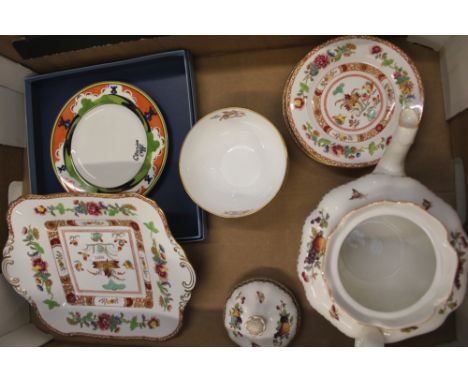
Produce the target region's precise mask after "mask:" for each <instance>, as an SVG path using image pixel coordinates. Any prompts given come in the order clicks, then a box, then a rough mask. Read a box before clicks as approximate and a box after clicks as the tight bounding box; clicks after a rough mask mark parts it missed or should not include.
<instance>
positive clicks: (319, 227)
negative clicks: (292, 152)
mask: <svg viewBox="0 0 468 382" xmlns="http://www.w3.org/2000/svg"><path fill="white" fill-rule="evenodd" d="M417 122H418V116H417V115H416V113H415V112H413V111H411V110H409V109H405V111H404V112H403V113H402V114H401V116H400V127H399V128H398V129H397V130H396V133H395V136H394V138H393V141H392V143H391V144H390V146H389V147H388V148H387V150H386V152H385V154H384V156H383V157H382V159H381V161H380V162H379V164H378V166H377V167H376V169H375V170H374V172H373V173H372V174H370V175H367V176H364V177H362V178H359V179H357V180H354V181H352V182H350V183H348V184H345V185H343V186H340V187H337V188H335V189H334V190H332V191H330V192H329V193H328V194H326V195H325V196H324V197H323V199H322V201H321V202H320V203H319V205H318V206H317V208H316V209H315V210H314V211H312V213H311V214H310V215H309V216H308V218H307V220H306V222H305V224H304V227H303V231H302V242H301V247H300V254H299V258H298V273H299V277H300V279H301V281H302V283H303V286H304V289H305V292H306V296H307V299H308V300H309V302H310V304H311V305H312V306H313V307H314V308H315V309H316V310H317V311H318V312H319V313H321V314H322V315H323V316H324V317H326V318H327V319H328V320H329V321H330V322H331V323H332V324H333V325H335V326H336V327H337V328H338V329H339V330H341V331H342V332H343V333H344V334H346V335H348V336H350V337H353V338H355V339H356V344H357V345H381V344H383V343H391V342H396V341H401V340H403V339H406V338H409V337H413V336H416V335H420V334H423V333H427V332H429V331H432V330H434V329H436V328H438V327H439V326H440V325H441V324H442V323H443V322H444V320H445V319H446V318H447V316H448V315H449V314H450V313H451V312H452V311H453V310H454V309H456V308H457V307H458V306H459V305H460V304H461V302H462V300H463V298H464V295H465V290H466V276H467V267H466V264H465V262H466V258H467V252H468V241H467V238H466V234H465V233H464V231H463V228H462V224H461V222H460V220H459V218H458V216H457V214H456V212H455V210H453V208H451V207H450V206H449V205H448V204H447V203H446V202H444V201H443V200H442V199H440V198H439V197H438V196H436V195H435V194H434V193H433V192H431V191H430V190H428V189H427V188H426V187H424V186H423V185H422V184H421V183H419V182H418V181H416V180H414V179H411V178H409V177H407V176H405V174H404V167H403V164H404V158H405V156H406V153H407V151H408V150H409V147H410V146H411V144H412V142H413V140H414V137H415V134H416V132H417ZM363 211H364V212H363ZM366 211H367V212H366ZM428 214H429V215H431V216H428ZM401 219H404V220H403V221H402V220H401ZM348 223H349V224H348ZM385 238H387V239H385ZM374 255H375V256H376V257H377V258H374ZM329 256H330V258H329ZM389 256H391V257H392V258H391V259H389V258H388V257H389ZM379 257H382V259H380V258H379ZM369 262H372V264H371V263H369ZM434 262H435V264H434ZM406 268H408V269H406ZM407 271H411V273H412V275H409V274H407V273H406V272H407ZM410 276H412V277H410ZM386 283H388V285H386ZM400 288H401V289H400ZM398 291H400V293H397V292H398ZM384 296H385V298H386V299H387V301H380V300H379V298H380V299H384Z"/></svg>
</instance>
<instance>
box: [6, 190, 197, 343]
mask: <svg viewBox="0 0 468 382" xmlns="http://www.w3.org/2000/svg"><path fill="white" fill-rule="evenodd" d="M7 216H8V224H9V231H10V236H9V240H8V243H7V245H6V247H5V250H4V256H3V261H2V272H3V276H4V277H5V278H6V280H7V281H8V282H9V283H10V284H11V285H12V286H13V287H14V288H15V290H16V291H17V292H18V293H20V294H21V295H22V296H23V297H24V298H25V299H27V301H28V302H29V303H30V304H31V305H32V306H33V308H34V309H35V311H36V313H37V314H38V318H39V319H40V320H41V321H42V323H43V324H44V325H45V326H46V327H47V328H48V329H49V330H50V331H52V332H54V333H58V334H61V335H81V336H89V337H96V338H119V339H125V338H140V339H146V340H153V341H154V340H156V341H161V340H164V339H168V338H170V337H172V336H174V335H176V334H177V332H178V330H179V329H180V327H181V324H182V315H183V310H184V308H185V305H186V304H187V303H188V301H189V300H190V296H191V291H192V289H193V287H194V286H195V272H194V270H193V268H192V266H191V265H190V263H189V262H188V259H187V257H186V256H185V253H184V251H183V250H182V248H181V247H180V246H179V245H178V243H177V242H176V241H175V240H174V238H173V237H172V235H171V233H170V231H169V227H168V225H167V222H166V219H165V217H164V214H163V212H162V211H161V210H160V209H159V208H158V207H157V205H156V204H155V203H154V202H153V201H150V200H149V199H146V198H145V197H143V196H141V195H139V194H134V193H127V194H119V195H107V194H55V195H49V196H37V195H29V196H25V197H22V198H20V199H18V200H17V201H15V202H13V203H12V204H11V205H10V208H9V211H8V215H7Z"/></svg>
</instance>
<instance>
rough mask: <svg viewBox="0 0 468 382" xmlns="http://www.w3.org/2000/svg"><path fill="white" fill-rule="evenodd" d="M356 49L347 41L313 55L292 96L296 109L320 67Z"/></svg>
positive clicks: (348, 54) (300, 107)
mask: <svg viewBox="0 0 468 382" xmlns="http://www.w3.org/2000/svg"><path fill="white" fill-rule="evenodd" d="M355 51H356V45H354V44H352V43H347V44H343V45H338V46H337V47H336V48H334V49H329V50H327V52H326V54H319V55H317V56H316V57H315V59H314V61H313V62H310V63H309V64H307V66H306V69H305V70H304V74H305V75H304V77H302V79H301V81H300V82H299V91H298V92H297V93H296V98H294V107H295V108H296V109H302V107H303V106H304V105H305V100H306V99H307V93H308V92H309V91H310V86H309V85H310V83H311V82H312V81H313V80H314V78H315V77H316V76H317V75H318V74H319V73H320V71H321V70H322V69H325V68H326V67H327V66H328V65H329V64H330V63H334V62H338V61H340V60H341V58H342V57H349V56H351V55H352V54H354V53H355Z"/></svg>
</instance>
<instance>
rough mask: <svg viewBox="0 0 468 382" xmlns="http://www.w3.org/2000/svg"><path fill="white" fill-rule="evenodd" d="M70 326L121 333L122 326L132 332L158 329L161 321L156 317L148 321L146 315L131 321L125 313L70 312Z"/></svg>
mask: <svg viewBox="0 0 468 382" xmlns="http://www.w3.org/2000/svg"><path fill="white" fill-rule="evenodd" d="M66 319H67V322H68V323H69V324H70V325H73V326H75V325H79V326H80V328H83V327H87V328H91V329H92V330H101V331H109V332H111V333H119V332H120V328H121V326H122V325H128V327H129V329H130V330H131V331H133V330H135V329H144V328H148V329H156V328H158V327H159V326H160V321H159V319H158V318H156V317H151V318H150V319H147V318H146V316H145V315H144V314H142V315H141V316H140V318H139V317H138V316H133V317H132V318H131V319H127V318H125V315H124V313H117V314H109V313H101V314H99V315H98V314H95V313H92V312H88V313H86V314H85V315H81V314H80V313H79V312H69V313H68V317H67V318H66Z"/></svg>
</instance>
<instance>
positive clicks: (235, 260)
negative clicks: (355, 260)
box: [0, 36, 455, 346]
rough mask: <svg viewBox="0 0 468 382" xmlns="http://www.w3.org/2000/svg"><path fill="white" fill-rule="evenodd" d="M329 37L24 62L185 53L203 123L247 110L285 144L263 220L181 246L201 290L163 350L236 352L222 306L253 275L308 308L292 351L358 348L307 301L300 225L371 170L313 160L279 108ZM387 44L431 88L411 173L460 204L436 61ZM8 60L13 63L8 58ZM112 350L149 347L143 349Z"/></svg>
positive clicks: (445, 337) (142, 45) (172, 44)
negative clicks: (282, 167)
mask: <svg viewBox="0 0 468 382" xmlns="http://www.w3.org/2000/svg"><path fill="white" fill-rule="evenodd" d="M325 39H326V37H323V36H322V37H316V36H306V37H301V36H295V37H287V36H279V37H271V36H262V37H252V36H247V37H237V36H234V37H233V36H229V37H221V36H212V37H169V38H167V39H166V38H158V39H154V41H153V40H142V41H139V42H130V43H125V44H118V46H110V47H98V48H90V49H86V50H83V51H78V52H70V53H67V54H62V55H54V56H48V57H45V58H42V59H34V60H27V62H23V64H26V66H29V67H31V68H33V69H35V70H38V71H41V72H42V71H52V70H56V69H63V68H68V67H76V66H80V65H84V64H91V63H97V62H105V61H109V60H115V59H120V58H124V57H133V56H138V55H140V54H145V53H150V52H154V51H158V50H166V49H174V48H182V47H184V48H187V49H188V50H189V51H191V52H192V53H193V54H194V64H195V76H196V85H197V95H198V107H199V115H200V117H201V116H203V115H204V114H206V113H208V112H210V111H212V110H214V109H217V108H221V107H227V106H242V107H247V108H250V109H253V110H255V111H257V112H259V113H261V114H263V115H265V116H266V117H267V118H269V119H270V120H271V121H272V122H273V123H274V124H275V125H276V126H277V127H278V128H279V130H280V131H281V133H282V135H283V137H284V139H285V141H286V145H287V147H288V152H289V159H290V162H289V172H288V176H287V179H286V181H285V183H284V186H283V188H282V190H281V191H280V193H279V194H278V196H277V197H276V198H275V199H274V200H273V201H272V202H271V203H270V204H269V205H268V206H267V207H265V208H264V209H263V210H261V211H260V212H258V213H256V214H254V215H252V216H248V217H245V218H242V219H221V218H218V217H215V216H212V215H209V216H208V235H207V239H206V241H205V242H203V243H197V244H189V245H184V249H185V250H186V252H187V255H188V257H189V259H190V261H191V263H192V264H193V266H194V268H195V270H196V272H197V278H198V282H197V285H196V287H195V290H194V292H193V295H192V300H191V301H190V303H189V305H188V307H187V310H186V313H185V321H184V326H183V328H182V330H181V332H180V333H179V335H178V336H177V337H176V338H174V339H171V340H169V341H167V342H165V343H163V344H162V345H165V346H225V345H232V343H231V342H230V340H229V339H228V337H227V335H226V333H225V331H224V328H223V325H222V315H223V309H224V301H225V299H226V297H227V296H228V293H229V291H230V290H231V289H232V288H233V287H234V285H235V284H236V283H238V282H240V281H243V280H245V279H246V278H250V277H255V276H262V277H270V278H274V279H276V280H278V281H280V282H282V283H283V284H285V285H286V286H287V287H289V288H290V289H291V290H292V291H293V292H294V293H295V295H296V297H297V298H298V301H299V304H300V306H301V308H302V327H301V329H300V331H299V334H298V337H297V339H296V341H295V342H294V344H295V345H300V346H341V345H342V346H347V345H352V343H353V341H352V340H351V339H349V338H347V337H345V336H344V335H342V334H341V333H340V332H339V331H338V330H336V329H335V328H334V327H333V326H332V325H331V324H329V323H328V321H327V320H326V319H325V318H323V317H321V316H320V315H319V314H318V313H316V312H315V311H314V310H313V309H312V308H311V307H310V306H309V304H308V303H307V301H306V299H305V295H304V292H303V290H302V286H301V284H300V282H299V280H298V278H297V277H296V259H297V252H298V248H299V240H300V236H301V229H302V224H303V222H304V219H305V217H306V216H307V215H308V214H309V212H310V211H311V210H312V209H313V208H314V207H315V206H316V205H317V203H318V202H319V200H320V199H321V197H322V196H323V195H324V194H325V193H326V192H328V191H329V190H331V189H332V188H334V187H336V186H338V185H341V184H343V183H345V182H347V181H350V180H352V179H355V178H356V177H359V176H361V175H363V174H366V173H368V172H369V171H370V170H371V169H361V170H351V169H346V170H343V169H335V168H330V167H327V166H324V165H322V164H319V163H317V162H315V161H313V160H311V159H309V158H308V157H307V156H306V155H305V154H304V153H303V152H302V151H301V150H300V149H299V148H298V147H297V145H296V144H295V143H294V141H293V140H292V137H291V136H290V135H289V132H288V131H287V128H286V125H285V123H284V120H283V116H282V110H281V96H282V91H283V86H284V84H285V81H286V79H287V77H288V75H289V73H290V72H291V70H292V69H293V67H294V65H295V64H296V63H297V62H298V61H299V60H300V59H301V58H302V57H303V56H304V55H305V54H306V53H307V52H308V51H309V50H310V49H312V48H313V47H314V45H316V44H317V43H320V42H322V41H323V40H325ZM389 40H390V41H392V42H394V43H396V44H397V45H399V46H400V47H401V48H403V49H404V50H405V51H406V52H407V53H408V55H409V56H410V57H411V58H412V59H413V60H414V61H415V64H416V66H417V67H418V69H419V71H420V73H421V76H422V80H423V84H424V87H425V98H426V99H425V111H424V115H423V119H422V122H421V127H420V132H419V134H418V136H417V139H416V142H415V144H414V146H413V147H412V149H411V151H410V153H409V156H408V159H407V173H408V175H409V176H412V177H414V178H416V179H418V180H420V181H421V182H422V183H423V184H425V185H427V186H428V187H429V188H431V189H432V190H433V191H435V192H436V193H437V194H438V195H439V196H441V197H442V198H443V199H445V200H446V201H447V202H449V203H450V204H451V205H454V200H455V197H454V178H453V168H452V159H451V152H450V136H449V129H448V128H447V123H446V122H445V120H444V113H443V100H442V86H441V78H440V68H439V57H438V54H437V53H436V52H434V51H432V50H430V49H428V48H424V47H421V46H417V45H412V44H409V43H407V42H406V41H405V39H404V38H401V37H399V38H389ZM288 42H289V44H288ZM2 44H3V45H2ZM5 44H7V42H5V39H4V38H2V39H0V48H1V47H2V46H5ZM288 45H289V46H288ZM0 51H1V52H4V51H5V50H4V49H0ZM9 54H10V56H11V54H12V53H11V52H9ZM11 57H12V56H11ZM454 339H455V329H454V317H453V315H452V316H451V317H450V318H449V319H448V320H447V321H446V323H445V324H444V325H443V326H442V327H441V328H440V329H438V330H437V331H435V332H433V333H430V334H427V335H424V336H421V337H417V338H414V339H411V340H408V341H405V342H402V343H400V344H398V345H436V344H441V343H444V342H449V341H452V340H454ZM71 343H73V344H93V345H97V344H99V343H100V342H99V341H97V340H93V339H85V338H79V337H77V338H58V339H57V340H55V341H53V343H51V345H57V346H61V345H69V344H71ZM108 343H109V342H108ZM111 343H114V344H120V345H132V344H140V345H146V344H145V343H143V342H138V341H125V342H119V341H113V342H111ZM156 345H157V344H156Z"/></svg>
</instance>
